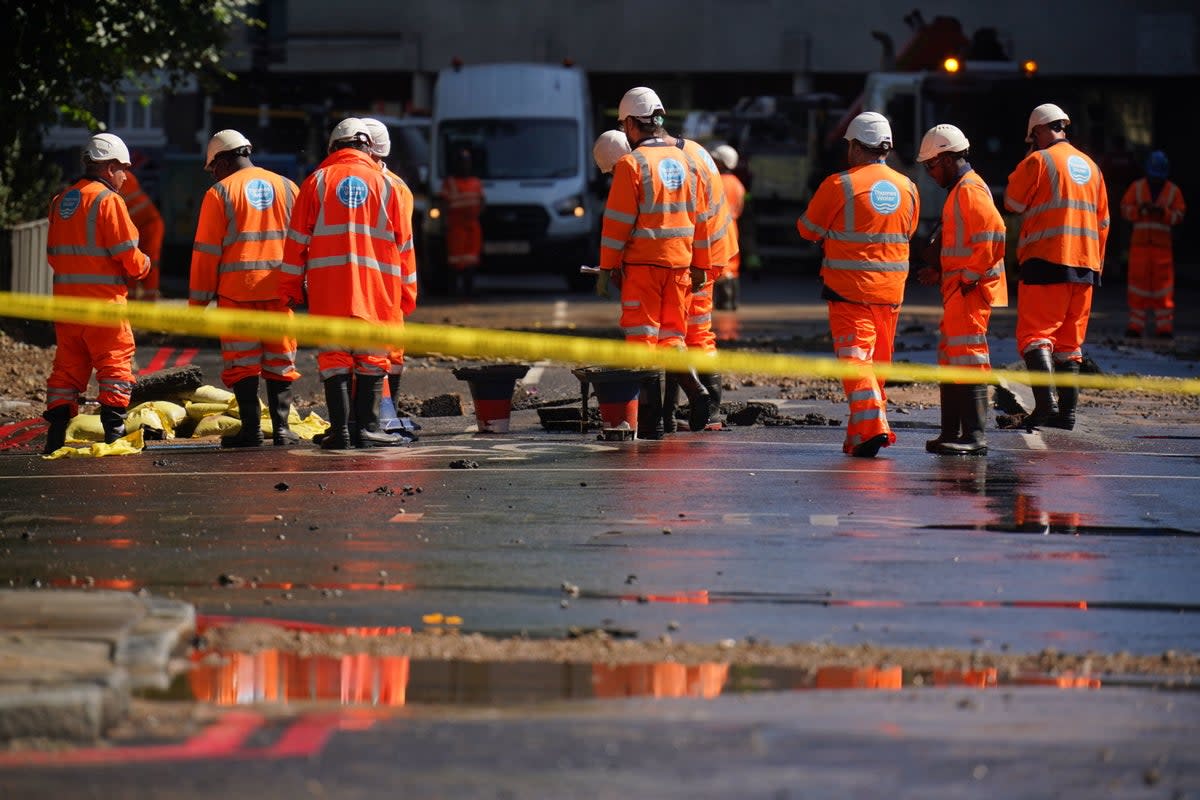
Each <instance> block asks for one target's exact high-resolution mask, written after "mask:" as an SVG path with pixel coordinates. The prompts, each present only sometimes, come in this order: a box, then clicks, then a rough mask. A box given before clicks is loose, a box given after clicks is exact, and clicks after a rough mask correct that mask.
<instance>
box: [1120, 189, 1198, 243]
mask: <svg viewBox="0 0 1200 800" xmlns="http://www.w3.org/2000/svg"><path fill="white" fill-rule="evenodd" d="M1143 206H1156V207H1157V208H1159V209H1161V210H1162V214H1161V216H1159V215H1155V216H1150V215H1149V214H1146V213H1143V211H1142V207H1143ZM1185 211H1187V207H1186V206H1185V205H1184V202H1183V193H1182V192H1180V191H1179V187H1178V186H1176V185H1175V184H1173V183H1171V182H1170V181H1166V180H1164V181H1163V185H1162V189H1160V190H1159V192H1158V197H1152V196H1151V192H1150V181H1148V180H1146V179H1145V178H1139V179H1138V180H1136V181H1134V182H1133V183H1131V184H1129V188H1128V189H1126V190H1125V196H1124V197H1122V198H1121V216H1123V217H1124V218H1125V219H1127V220H1129V221H1130V222H1132V223H1133V238H1132V239H1131V240H1130V243H1129V244H1130V246H1131V247H1156V248H1160V249H1163V250H1170V249H1171V226H1172V225H1178V224H1179V223H1180V222H1182V221H1183V215H1184V212H1185Z"/></svg>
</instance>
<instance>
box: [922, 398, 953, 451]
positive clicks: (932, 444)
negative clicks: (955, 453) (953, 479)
mask: <svg viewBox="0 0 1200 800" xmlns="http://www.w3.org/2000/svg"><path fill="white" fill-rule="evenodd" d="M960 389H962V387H961V386H959V385H958V384H953V383H943V384H941V385H940V386H939V387H938V397H939V398H940V402H941V404H942V430H941V432H940V433H938V435H937V438H936V439H926V440H925V452H927V453H937V452H939V450H938V449H937V448H938V445H940V444H942V443H943V442H952V441H954V440H955V439H957V438H958V437H959V435H960V426H961V424H962V421H961V420H960V419H959V401H958V394H959V390H960Z"/></svg>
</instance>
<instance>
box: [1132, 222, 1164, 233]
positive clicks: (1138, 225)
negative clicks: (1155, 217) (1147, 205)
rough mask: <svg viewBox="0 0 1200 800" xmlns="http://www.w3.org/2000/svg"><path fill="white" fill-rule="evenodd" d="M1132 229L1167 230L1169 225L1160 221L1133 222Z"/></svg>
mask: <svg viewBox="0 0 1200 800" xmlns="http://www.w3.org/2000/svg"><path fill="white" fill-rule="evenodd" d="M1133 229H1134V230H1135V231H1169V230H1171V226H1170V225H1166V224H1164V223H1162V222H1135V223H1133Z"/></svg>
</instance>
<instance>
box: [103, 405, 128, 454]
mask: <svg viewBox="0 0 1200 800" xmlns="http://www.w3.org/2000/svg"><path fill="white" fill-rule="evenodd" d="M127 408H128V407H127V406H106V405H104V404H103V403H101V404H100V425H101V427H103V428H104V443H105V444H112V443H113V442H115V441H116V440H117V439H120V438H121V437H122V436H124V435H125V412H126V410H127Z"/></svg>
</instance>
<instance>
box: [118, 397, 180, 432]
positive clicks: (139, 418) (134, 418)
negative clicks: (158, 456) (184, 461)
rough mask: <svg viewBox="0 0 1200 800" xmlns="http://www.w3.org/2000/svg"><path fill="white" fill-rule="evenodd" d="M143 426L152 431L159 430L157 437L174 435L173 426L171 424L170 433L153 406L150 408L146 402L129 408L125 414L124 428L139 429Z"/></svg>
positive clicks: (128, 429)
mask: <svg viewBox="0 0 1200 800" xmlns="http://www.w3.org/2000/svg"><path fill="white" fill-rule="evenodd" d="M143 428H148V429H150V430H152V431H157V432H159V434H160V435H159V436H158V437H157V438H159V439H163V438H166V437H167V436H174V435H175V430H174V426H172V428H171V431H170V433H168V432H167V426H166V425H164V424H163V419H162V417H160V416H159V415H158V412H157V411H155V410H154V409H153V408H150V407H149V406H148V405H147V404H146V403H142V404H141V405H140V406H137V407H136V408H132V409H130V410H129V413H128V414H126V415H125V430H127V431H140V430H142V429H143ZM151 438H155V437H151Z"/></svg>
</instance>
